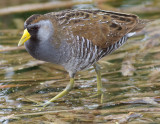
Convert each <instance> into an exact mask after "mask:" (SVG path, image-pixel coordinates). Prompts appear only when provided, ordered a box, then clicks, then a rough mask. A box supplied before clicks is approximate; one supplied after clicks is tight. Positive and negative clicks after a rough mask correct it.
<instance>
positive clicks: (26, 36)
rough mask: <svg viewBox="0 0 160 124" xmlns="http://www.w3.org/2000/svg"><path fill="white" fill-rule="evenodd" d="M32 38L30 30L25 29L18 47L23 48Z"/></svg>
mask: <svg viewBox="0 0 160 124" xmlns="http://www.w3.org/2000/svg"><path fill="white" fill-rule="evenodd" d="M30 37H31V35H30V34H29V32H28V30H27V29H25V30H24V33H23V35H22V37H21V39H20V41H19V43H18V46H22V45H23V44H24V43H25V42H26V41H27V40H28V39H29V38H30Z"/></svg>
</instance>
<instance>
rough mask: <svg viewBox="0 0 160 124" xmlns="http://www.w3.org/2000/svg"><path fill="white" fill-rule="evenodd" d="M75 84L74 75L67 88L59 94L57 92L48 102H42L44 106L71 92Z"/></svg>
mask: <svg viewBox="0 0 160 124" xmlns="http://www.w3.org/2000/svg"><path fill="white" fill-rule="evenodd" d="M73 86H74V77H72V78H70V83H69V84H68V85H67V86H66V88H65V89H64V90H63V91H62V92H60V93H59V94H57V95H56V96H55V97H53V98H52V99H50V100H49V101H47V102H46V103H44V104H42V106H43V107H46V106H47V105H49V104H50V103H51V102H54V101H56V100H57V99H59V98H61V97H63V96H65V95H66V94H68V93H69V91H70V90H71V89H72V88H73Z"/></svg>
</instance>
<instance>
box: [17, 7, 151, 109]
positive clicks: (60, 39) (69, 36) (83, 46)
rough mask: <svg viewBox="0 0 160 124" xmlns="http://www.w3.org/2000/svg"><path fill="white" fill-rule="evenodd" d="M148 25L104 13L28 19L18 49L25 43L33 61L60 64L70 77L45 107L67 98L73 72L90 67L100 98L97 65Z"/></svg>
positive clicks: (66, 13) (73, 12) (69, 13)
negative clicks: (34, 59)
mask: <svg viewBox="0 0 160 124" xmlns="http://www.w3.org/2000/svg"><path fill="white" fill-rule="evenodd" d="M147 22H148V21H147V20H142V19H139V18H138V16H136V15H133V14H125V13H119V12H112V11H104V10H65V11H61V12H51V13H47V14H44V15H40V14H36V15H32V16H31V17H29V18H28V19H27V20H26V21H25V23H24V28H25V30H24V34H23V36H22V38H21V40H20V41H19V44H18V46H21V45H23V44H24V45H25V48H26V50H27V51H28V53H29V54H31V56H33V57H34V58H36V59H39V60H43V61H47V62H51V63H54V64H58V65H62V66H63V67H64V68H65V69H66V70H67V71H68V73H69V76H70V83H69V84H68V85H67V87H66V88H65V89H64V90H63V91H62V92H61V93H59V94H58V95H57V96H55V97H53V98H52V99H51V100H49V101H48V102H47V103H45V104H44V105H45V106H46V105H48V104H50V103H51V102H54V101H55V100H57V99H58V98H61V97H63V96H64V95H66V94H67V93H68V92H69V91H70V90H71V89H72V87H73V85H74V76H75V74H76V72H77V71H81V70H83V69H86V68H88V67H90V66H91V65H93V66H94V68H95V70H96V73H97V91H98V94H100V95H101V99H103V98H102V97H103V93H102V82H101V73H100V69H99V67H98V66H97V64H96V62H97V61H98V60H99V59H101V58H102V57H104V56H106V55H108V54H109V53H111V52H113V51H114V50H116V49H117V48H119V47H120V46H121V45H123V44H124V43H125V42H126V40H127V39H128V37H130V36H132V35H133V34H135V33H136V32H137V31H140V30H141V29H143V28H144V27H145V25H146V23H147ZM101 102H102V100H101Z"/></svg>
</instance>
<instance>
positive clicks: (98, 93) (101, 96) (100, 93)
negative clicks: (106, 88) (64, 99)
mask: <svg viewBox="0 0 160 124" xmlns="http://www.w3.org/2000/svg"><path fill="white" fill-rule="evenodd" d="M95 97H99V98H100V99H99V101H100V103H101V104H102V103H103V97H104V92H103V91H98V92H97V93H96V94H95V95H93V96H90V98H95Z"/></svg>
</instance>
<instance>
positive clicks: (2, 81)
mask: <svg viewBox="0 0 160 124" xmlns="http://www.w3.org/2000/svg"><path fill="white" fill-rule="evenodd" d="M15 1H17V4H16V5H21V4H24V3H28V2H31V1H27V0H25V2H24V3H23V2H22V3H21V2H20V1H18V0H15ZM1 2H2V1H1ZM36 2H44V1H38V0H37V1H36ZM95 2H96V1H95ZM13 5H14V4H10V5H9V4H4V6H3V7H7V6H13ZM159 6H160V2H159V1H158V0H154V1H151V0H143V1H142V0H141V1H140V0H134V2H133V1H131V0H121V1H119V0H114V2H112V1H108V2H105V1H104V2H103V0H102V2H97V3H96V4H95V3H94V2H91V3H90V4H86V5H84V4H83V5H75V6H72V8H77V7H78V8H83V7H84V8H87V7H88V8H101V9H107V8H109V10H115V11H123V12H131V13H132V12H133V13H135V14H138V15H139V16H140V17H141V18H149V19H155V21H153V22H152V23H150V24H149V25H148V26H147V27H146V28H145V29H144V30H143V31H141V32H139V33H138V34H137V35H135V36H134V37H132V38H130V39H129V40H128V42H127V43H126V44H125V45H123V47H121V48H120V49H118V50H117V51H115V52H114V53H112V54H111V55H108V56H107V57H105V58H103V59H102V60H100V61H99V64H100V65H101V69H102V82H103V90H104V93H105V95H104V103H103V104H99V99H98V98H91V97H90V96H92V95H94V94H95V93H96V74H95V71H94V69H93V67H90V68H89V69H87V70H84V71H81V72H78V73H77V75H76V84H75V87H74V89H73V90H72V91H71V92H70V93H69V94H68V95H66V96H65V97H63V98H61V99H59V100H58V101H57V102H55V103H53V104H51V105H50V106H47V107H46V108H44V109H41V108H40V107H37V106H35V105H36V104H35V102H45V101H47V100H49V99H51V98H52V97H53V96H55V95H56V94H57V93H59V92H60V91H62V90H63V89H64V88H65V86H66V85H67V84H68V82H69V76H68V73H67V72H66V71H65V70H64V69H63V68H62V67H59V66H57V65H53V64H49V63H45V62H42V61H38V60H35V59H34V58H32V57H31V56H30V55H29V54H28V53H27V52H26V50H25V49H24V47H17V42H18V41H19V39H20V37H21V35H22V31H23V22H24V20H25V19H26V18H27V17H28V16H29V15H31V14H32V13H45V12H47V10H45V11H41V12H39V11H38V12H28V13H26V12H25V13H15V14H9V15H3V16H1V17H0V26H1V29H0V90H1V92H0V122H1V123H4V124H6V123H11V124H21V123H31V124H34V123H35V124H37V123H44V124H49V123H57V124H60V123H62V124H63V123H64V124H65V123H84V124H85V123H116V122H117V123H126V122H128V123H131V124H137V123H138V124H140V123H150V124H151V123H154V124H156V123H157V124H158V123H160V104H159V103H160V90H159V89H160V84H159V82H160V76H159V75H160V40H159V39H160V35H159V30H160V26H159V25H160V20H159V19H158V18H159V15H160V14H159V13H160V9H158V8H159ZM0 7H2V6H0ZM64 8H65V7H64ZM156 8H157V9H156ZM61 9H62V8H60V10H61ZM142 9H143V10H142ZM58 10H59V9H53V10H52V11H58ZM49 11H51V10H48V12H49ZM33 101H34V102H33Z"/></svg>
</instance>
